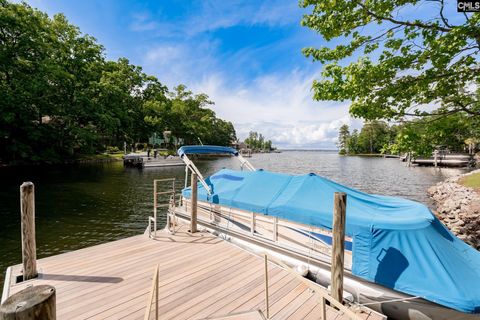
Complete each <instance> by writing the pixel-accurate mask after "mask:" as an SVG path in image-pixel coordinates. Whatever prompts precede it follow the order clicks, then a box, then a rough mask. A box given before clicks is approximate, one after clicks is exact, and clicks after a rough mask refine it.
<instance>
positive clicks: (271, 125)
mask: <svg viewBox="0 0 480 320" xmlns="http://www.w3.org/2000/svg"><path fill="white" fill-rule="evenodd" d="M315 74H316V73H312V74H304V73H302V72H299V71H293V72H291V73H290V74H270V75H266V76H262V77H259V78H257V79H255V80H254V81H252V82H251V83H246V84H240V85H232V84H231V83H227V82H226V81H225V80H224V78H223V77H222V75H221V74H215V75H212V76H210V77H207V78H204V79H202V80H201V81H199V82H197V83H195V84H193V86H192V88H193V90H194V91H198V92H205V93H207V94H208V95H209V96H210V97H211V98H212V100H213V101H215V106H214V107H213V109H214V110H215V112H216V113H217V114H218V115H219V116H220V117H222V118H224V119H227V120H230V121H232V122H233V123H234V125H235V128H236V130H237V135H238V137H239V138H241V139H244V138H245V137H246V136H247V135H248V132H249V131H258V132H261V133H262V134H263V135H264V136H266V137H267V138H268V139H271V140H272V141H273V142H274V144H275V145H277V146H279V147H281V148H335V141H336V139H337V136H338V129H339V127H340V126H341V125H342V124H344V123H346V124H349V125H350V126H352V127H353V128H359V127H360V121H359V120H355V119H351V118H350V116H349V115H348V106H349V103H348V102H347V103H331V102H317V101H313V100H312V94H311V91H310V87H311V83H312V80H313V78H314V76H315Z"/></svg>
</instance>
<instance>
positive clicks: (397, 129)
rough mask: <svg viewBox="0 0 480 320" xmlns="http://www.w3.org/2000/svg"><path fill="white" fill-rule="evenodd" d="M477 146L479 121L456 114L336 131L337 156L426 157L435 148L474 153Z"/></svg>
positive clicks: (467, 115)
mask: <svg viewBox="0 0 480 320" xmlns="http://www.w3.org/2000/svg"><path fill="white" fill-rule="evenodd" d="M478 143H480V118H479V117H472V116H471V115H469V114H468V113H462V112H457V113H454V114H451V115H448V116H445V117H442V118H438V117H436V116H429V117H423V118H421V119H416V120H412V121H404V122H399V123H396V124H388V123H387V122H385V121H379V120H372V121H366V122H365V124H364V125H363V127H362V128H361V130H360V131H359V130H357V129H354V130H350V128H349V127H348V125H346V124H345V125H342V126H341V127H340V131H339V137H338V148H339V153H340V154H351V155H354V154H375V153H382V154H402V153H407V152H411V153H413V154H414V155H417V156H429V155H431V154H432V152H433V151H434V150H435V149H436V148H446V149H449V150H450V151H453V152H467V151H470V152H471V151H473V150H475V148H474V147H475V145H476V144H478Z"/></svg>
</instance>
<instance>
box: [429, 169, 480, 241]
mask: <svg viewBox="0 0 480 320" xmlns="http://www.w3.org/2000/svg"><path fill="white" fill-rule="evenodd" d="M478 172H480V170H475V171H472V172H469V173H466V174H463V175H460V176H456V177H453V178H449V179H447V180H445V181H443V182H440V183H438V184H436V185H435V186H433V187H430V188H429V189H428V191H427V192H428V195H429V196H430V197H431V198H432V199H433V201H434V203H435V206H436V210H435V211H434V213H435V214H436V216H437V217H438V219H440V221H442V222H443V224H444V225H446V226H447V227H448V228H449V229H450V230H451V231H452V232H453V233H454V234H455V235H456V236H457V237H459V238H460V239H462V240H463V241H465V242H466V243H468V244H469V245H471V246H472V247H474V248H475V249H477V250H480V219H479V216H480V194H479V193H477V192H476V191H475V190H473V189H472V188H467V187H464V186H463V185H461V184H459V183H458V180H459V179H461V178H462V177H464V176H466V175H470V174H473V173H478Z"/></svg>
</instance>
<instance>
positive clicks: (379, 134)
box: [358, 120, 389, 153]
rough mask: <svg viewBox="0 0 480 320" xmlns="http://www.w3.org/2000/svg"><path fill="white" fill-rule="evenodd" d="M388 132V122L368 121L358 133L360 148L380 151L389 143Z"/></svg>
mask: <svg viewBox="0 0 480 320" xmlns="http://www.w3.org/2000/svg"><path fill="white" fill-rule="evenodd" d="M388 132H389V128H388V124H387V123H385V122H383V121H377V120H373V121H368V122H366V123H365V124H364V125H363V127H362V130H361V131H360V134H359V135H358V145H359V149H360V150H361V152H365V153H379V152H380V150H381V148H382V147H383V146H384V145H385V144H386V143H388V140H389V136H388Z"/></svg>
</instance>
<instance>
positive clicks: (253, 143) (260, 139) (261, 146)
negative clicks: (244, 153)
mask: <svg viewBox="0 0 480 320" xmlns="http://www.w3.org/2000/svg"><path fill="white" fill-rule="evenodd" d="M244 143H245V144H246V145H247V147H248V148H249V149H251V150H253V151H272V150H274V149H275V148H273V147H272V141H271V140H267V139H266V138H265V137H264V136H263V134H261V133H258V132H256V131H250V132H249V134H248V138H246V139H245V141H244Z"/></svg>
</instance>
